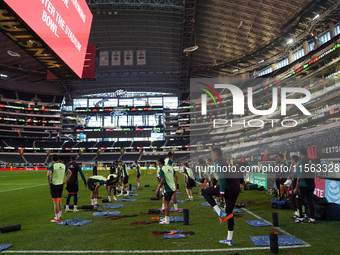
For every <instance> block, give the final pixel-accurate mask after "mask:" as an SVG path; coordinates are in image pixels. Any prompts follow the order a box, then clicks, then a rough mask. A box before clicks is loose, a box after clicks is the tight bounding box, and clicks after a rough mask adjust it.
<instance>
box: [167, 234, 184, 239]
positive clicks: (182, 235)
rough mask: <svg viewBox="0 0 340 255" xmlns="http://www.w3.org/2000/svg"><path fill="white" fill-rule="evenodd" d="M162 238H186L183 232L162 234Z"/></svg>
mask: <svg viewBox="0 0 340 255" xmlns="http://www.w3.org/2000/svg"><path fill="white" fill-rule="evenodd" d="M163 238H164V239H182V238H186V236H185V235H184V234H174V235H163Z"/></svg>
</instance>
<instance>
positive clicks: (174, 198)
mask: <svg viewBox="0 0 340 255" xmlns="http://www.w3.org/2000/svg"><path fill="white" fill-rule="evenodd" d="M173 159H174V155H173V154H172V152H170V151H169V152H168V154H167V158H166V159H165V160H164V165H165V166H171V167H172V169H173ZM174 171H175V170H174ZM176 191H177V181H176V189H175V192H174V194H173V195H172V202H173V203H174V209H175V213H178V212H179V209H178V206H177V196H176ZM162 208H163V206H162ZM163 211H164V210H163V209H162V212H163Z"/></svg>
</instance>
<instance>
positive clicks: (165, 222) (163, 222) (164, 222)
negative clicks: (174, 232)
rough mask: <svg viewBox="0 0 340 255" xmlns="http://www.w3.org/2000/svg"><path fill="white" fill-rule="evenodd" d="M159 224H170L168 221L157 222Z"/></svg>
mask: <svg viewBox="0 0 340 255" xmlns="http://www.w3.org/2000/svg"><path fill="white" fill-rule="evenodd" d="M159 224H162V225H164V224H165V225H168V224H170V221H165V220H161V221H160V222H159Z"/></svg>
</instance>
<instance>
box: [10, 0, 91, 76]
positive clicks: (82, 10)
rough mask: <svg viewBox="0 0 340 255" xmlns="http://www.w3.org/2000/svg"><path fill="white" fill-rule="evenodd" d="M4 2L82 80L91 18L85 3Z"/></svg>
mask: <svg viewBox="0 0 340 255" xmlns="http://www.w3.org/2000/svg"><path fill="white" fill-rule="evenodd" d="M4 2H5V3H6V4H7V5H8V6H9V7H10V8H11V9H12V10H13V11H14V12H15V13H16V14H17V15H18V16H19V17H20V18H21V19H22V20H23V21H24V22H25V23H26V24H27V25H28V26H29V27H30V28H31V29H32V30H33V31H34V32H35V33H36V34H37V35H38V36H39V37H40V38H41V39H42V40H43V41H44V42H45V43H46V44H47V45H48V46H49V47H50V48H51V49H52V50H53V51H54V52H55V53H56V54H57V55H58V56H59V57H60V58H61V59H62V60H63V61H64V62H65V64H66V65H68V66H69V67H70V68H71V69H72V70H73V72H74V73H76V74H77V75H78V76H79V77H82V72H83V67H84V59H85V54H86V48H87V44H88V40H89V35H90V30H91V24H92V18H93V15H92V13H91V11H90V9H89V7H88V5H87V3H86V1H85V0H34V1H27V0H4Z"/></svg>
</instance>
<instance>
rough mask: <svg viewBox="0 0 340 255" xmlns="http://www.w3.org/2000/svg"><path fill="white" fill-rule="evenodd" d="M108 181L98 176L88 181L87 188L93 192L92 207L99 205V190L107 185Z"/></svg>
mask: <svg viewBox="0 0 340 255" xmlns="http://www.w3.org/2000/svg"><path fill="white" fill-rule="evenodd" d="M106 181H107V179H106V178H105V177H104V176H101V175H96V176H92V177H90V178H88V179H87V187H88V188H89V190H91V205H93V206H97V205H98V201H97V198H98V189H99V187H100V186H102V185H104V184H105V183H106Z"/></svg>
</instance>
